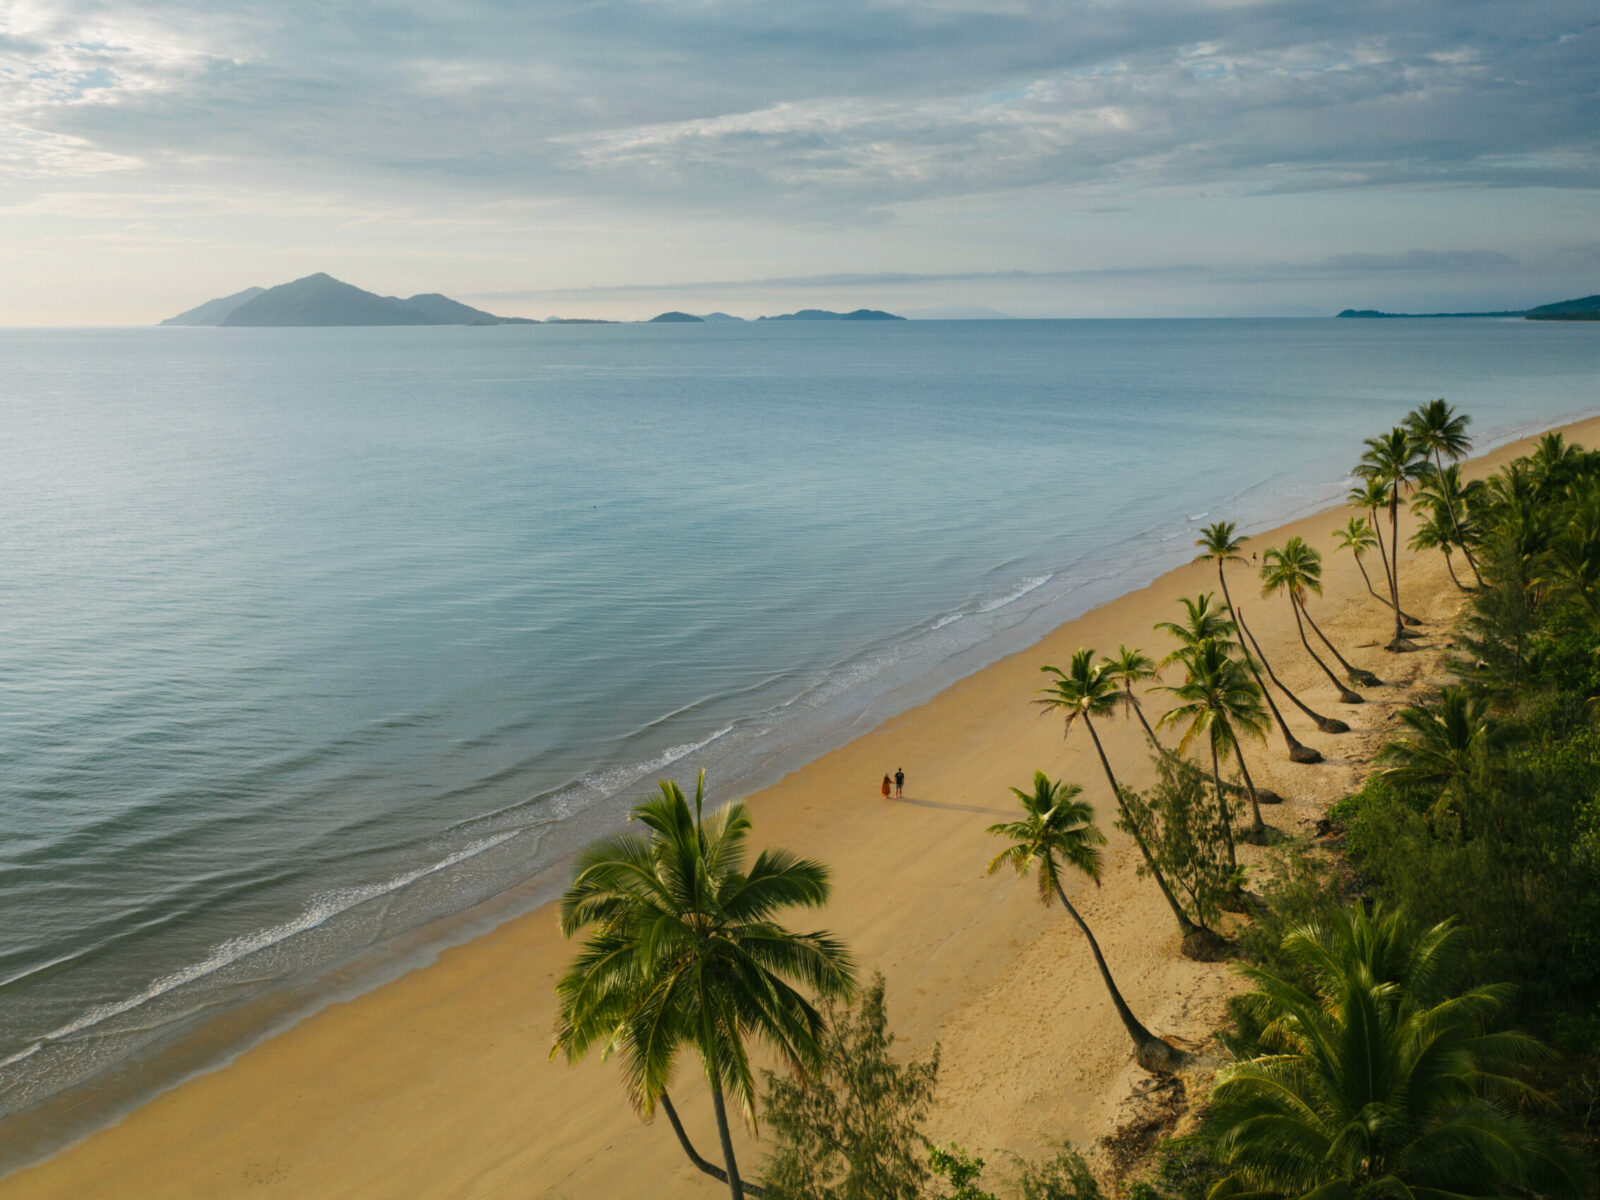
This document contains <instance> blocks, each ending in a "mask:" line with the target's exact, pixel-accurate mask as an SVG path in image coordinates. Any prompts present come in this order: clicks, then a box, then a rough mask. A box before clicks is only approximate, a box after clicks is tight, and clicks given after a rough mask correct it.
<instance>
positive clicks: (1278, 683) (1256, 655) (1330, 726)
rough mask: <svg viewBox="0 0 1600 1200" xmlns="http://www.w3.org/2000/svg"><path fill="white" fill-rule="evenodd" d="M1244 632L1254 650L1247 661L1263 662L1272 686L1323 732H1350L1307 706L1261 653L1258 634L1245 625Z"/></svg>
mask: <svg viewBox="0 0 1600 1200" xmlns="http://www.w3.org/2000/svg"><path fill="white" fill-rule="evenodd" d="M1244 634H1245V637H1247V638H1249V639H1250V650H1251V652H1252V653H1249V654H1247V655H1246V656H1245V661H1247V662H1249V663H1250V664H1251V666H1252V667H1254V665H1255V663H1256V662H1257V661H1259V662H1260V663H1261V669H1262V670H1263V671H1265V672H1266V673H1267V678H1268V679H1270V680H1272V686H1273V687H1275V688H1277V689H1278V690H1279V691H1280V692H1282V693H1283V694H1284V695H1285V696H1287V697H1289V700H1290V701H1291V702H1292V703H1293V704H1294V706H1295V707H1296V708H1298V709H1299V710H1300V711H1301V712H1303V713H1305V715H1306V716H1308V717H1310V718H1311V719H1312V720H1313V721H1315V722H1316V723H1317V728H1318V729H1320V730H1322V732H1323V733H1349V732H1350V726H1348V725H1346V724H1345V723H1344V722H1343V721H1341V720H1339V719H1338V718H1337V717H1325V716H1323V715H1322V714H1321V713H1319V712H1315V711H1313V710H1312V709H1311V708H1309V707H1307V705H1306V704H1305V703H1304V701H1302V700H1301V699H1300V697H1298V696H1296V695H1295V694H1294V693H1293V692H1291V691H1290V690H1289V689H1288V687H1287V686H1286V685H1285V684H1284V682H1283V680H1281V679H1279V678H1278V675H1277V672H1275V671H1274V670H1273V669H1272V664H1271V663H1269V662H1268V661H1267V657H1266V655H1264V654H1262V653H1261V643H1260V642H1258V641H1256V635H1255V634H1253V633H1251V632H1250V629H1249V627H1248V626H1244ZM1262 695H1263V696H1266V693H1265V692H1264V691H1263V692H1262ZM1312 753H1313V754H1316V751H1314V750H1313V751H1312ZM1321 757H1322V756H1321V755H1318V756H1317V760H1318V761H1320V759H1321Z"/></svg>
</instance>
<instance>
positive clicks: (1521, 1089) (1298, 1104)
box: [1201, 907, 1582, 1200]
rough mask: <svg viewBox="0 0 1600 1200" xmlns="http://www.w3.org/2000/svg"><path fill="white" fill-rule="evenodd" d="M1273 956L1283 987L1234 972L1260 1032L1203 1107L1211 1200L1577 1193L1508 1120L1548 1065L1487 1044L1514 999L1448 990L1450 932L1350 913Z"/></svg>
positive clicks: (1528, 1135)
mask: <svg viewBox="0 0 1600 1200" xmlns="http://www.w3.org/2000/svg"><path fill="white" fill-rule="evenodd" d="M1283 949H1284V951H1285V952H1286V954H1287V955H1288V957H1289V959H1290V960H1291V962H1293V964H1294V965H1295V966H1296V967H1297V968H1298V970H1296V971H1295V972H1294V974H1293V975H1292V976H1287V977H1286V976H1284V975H1276V974H1273V973H1271V972H1269V971H1266V970H1263V969H1260V968H1253V967H1246V968H1243V969H1242V970H1241V973H1242V974H1243V975H1244V976H1245V977H1246V978H1248V979H1249V980H1251V982H1253V983H1254V984H1255V987H1256V990H1255V991H1254V992H1252V993H1249V994H1247V995H1246V996H1244V997H1242V998H1241V1002H1242V1003H1243V1004H1244V1005H1245V1006H1246V1007H1247V1008H1248V1009H1250V1010H1252V1011H1253V1012H1254V1015H1255V1017H1256V1019H1257V1020H1258V1021H1259V1022H1260V1026H1261V1029H1262V1032H1261V1035H1260V1038H1259V1046H1258V1047H1257V1049H1258V1051H1259V1052H1258V1053H1256V1054H1253V1055H1252V1056H1251V1057H1249V1058H1247V1059H1245V1060H1243V1061H1239V1062H1236V1063H1235V1064H1233V1065H1232V1066H1230V1067H1227V1068H1224V1070H1223V1071H1222V1072H1221V1073H1220V1075H1219V1076H1218V1081H1217V1083H1216V1085H1215V1087H1214V1088H1213V1090H1212V1093H1211V1104H1210V1108H1209V1110H1208V1112H1207V1114H1206V1117H1205V1122H1204V1125H1203V1127H1202V1132H1201V1137H1202V1139H1203V1140H1204V1141H1205V1142H1207V1143H1208V1144H1209V1147H1210V1150H1211V1154H1212V1156H1213V1158H1214V1160H1215V1161H1216V1162H1218V1163H1219V1164H1221V1165H1222V1166H1223V1167H1224V1168H1225V1169H1226V1170H1228V1172H1229V1174H1228V1175H1226V1176H1225V1177H1224V1178H1223V1179H1222V1180H1221V1181H1220V1182H1219V1183H1217V1184H1216V1185H1215V1186H1214V1187H1213V1188H1212V1190H1211V1193H1210V1195H1211V1196H1212V1197H1216V1198H1221V1197H1228V1196H1233V1197H1245V1196H1250V1197H1259V1198H1261V1200H1269V1198H1271V1200H1277V1198H1288V1197H1302V1198H1310V1197H1313V1196H1314V1197H1317V1198H1318V1200H1324V1198H1325V1200H1336V1198H1339V1200H1380V1198H1388V1197H1418V1198H1421V1197H1436V1198H1438V1200H1445V1198H1446V1197H1454V1198H1465V1197H1495V1196H1508V1195H1541V1196H1546V1197H1552V1198H1554V1197H1568V1196H1572V1197H1576V1196H1578V1195H1581V1194H1582V1184H1581V1182H1580V1176H1579V1172H1578V1171H1577V1169H1576V1168H1575V1166H1574V1165H1573V1164H1572V1163H1571V1162H1570V1160H1569V1159H1568V1156H1567V1155H1566V1154H1565V1152H1564V1151H1562V1150H1561V1149H1560V1148H1559V1147H1558V1146H1556V1145H1554V1144H1552V1143H1550V1142H1548V1141H1546V1140H1545V1139H1544V1138H1543V1137H1542V1136H1541V1135H1540V1133H1539V1132H1538V1130H1537V1128H1536V1127H1535V1126H1534V1125H1533V1124H1532V1123H1531V1122H1530V1121H1528V1120H1527V1119H1526V1118H1524V1117H1522V1116H1520V1115H1519V1114H1518V1113H1517V1112H1516V1111H1515V1107H1514V1106H1515V1104H1516V1102H1517V1101H1518V1100H1521V1099H1527V1098H1529V1097H1532V1096H1533V1095H1534V1093H1533V1092H1532V1091H1531V1089H1529V1088H1527V1087H1526V1085H1524V1084H1522V1083H1521V1082H1520V1081H1519V1079H1518V1075H1519V1074H1520V1073H1521V1072H1523V1071H1524V1070H1526V1069H1527V1068H1528V1067H1529V1066H1531V1065H1533V1064H1535V1063H1538V1062H1540V1061H1542V1060H1544V1059H1546V1058H1548V1057H1549V1055H1548V1052H1547V1051H1545V1050H1544V1048H1543V1047H1542V1046H1541V1045H1540V1044H1539V1043H1537V1042H1535V1041H1534V1040H1533V1039H1532V1038H1529V1037H1527V1036H1526V1035H1523V1034H1520V1033H1514V1032H1486V1030H1487V1029H1488V1028H1489V1027H1491V1023H1492V1022H1493V1021H1495V1020H1496V1019H1497V1018H1499V1017H1501V1016H1502V1014H1504V1013H1505V1012H1506V1010H1507V1009H1508V1008H1509V1002H1510V995H1511V991H1510V989H1509V988H1508V987H1507V986H1505V985H1503V984H1491V985H1488V986H1484V987H1477V988H1474V989H1472V990H1470V991H1466V992H1458V993H1454V994H1452V993H1451V992H1450V990H1449V989H1448V987H1447V986H1446V981H1447V980H1448V978H1449V976H1450V975H1451V973H1452V968H1453V966H1454V963H1455V962H1456V961H1458V960H1459V958H1460V954H1461V947H1460V938H1459V933H1458V931H1457V930H1455V929H1454V928H1452V927H1451V926H1450V925H1449V924H1448V923H1446V924H1444V925H1439V926H1435V927H1434V928H1432V929H1430V930H1426V931H1420V932H1419V931H1415V930H1410V929H1409V928H1408V927H1406V926H1404V924H1403V923H1401V922H1398V921H1397V920H1396V918H1394V917H1393V916H1392V915H1390V914H1385V913H1382V912H1380V913H1377V914H1375V915H1372V916H1368V915H1367V914H1366V913H1364V912H1363V911H1362V910H1361V909H1360V908H1359V907H1357V908H1355V909H1353V910H1351V911H1347V912H1343V913H1338V914H1335V915H1334V916H1332V917H1331V918H1325V919H1324V920H1323V921H1322V922H1320V923H1315V924H1310V925H1302V926H1298V927H1296V928H1294V929H1292V930H1291V931H1290V932H1289V934H1288V935H1287V936H1286V937H1285V938H1284V941H1283ZM1503 1098H1504V1099H1503Z"/></svg>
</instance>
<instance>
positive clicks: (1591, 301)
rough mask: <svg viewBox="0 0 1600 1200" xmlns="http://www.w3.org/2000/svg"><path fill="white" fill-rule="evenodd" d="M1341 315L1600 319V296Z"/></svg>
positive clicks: (1355, 311) (1360, 310)
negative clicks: (1492, 307) (1483, 308)
mask: <svg viewBox="0 0 1600 1200" xmlns="http://www.w3.org/2000/svg"><path fill="white" fill-rule="evenodd" d="M1339 315H1340V316H1341V317H1357V318H1363V319H1368V320H1371V319H1379V320H1415V319H1419V318H1423V317H1522V318H1524V319H1525V320H1529V321H1600V296H1584V297H1582V298H1580V299H1577V300H1560V301H1557V302H1556V303H1555V304H1541V305H1540V306H1539V307H1538V308H1517V309H1507V310H1505V311H1502V312H1453V313H1392V312H1382V311H1380V310H1378V309H1376V308H1347V309H1345V310H1344V311H1343V312H1342V313H1340V314H1339Z"/></svg>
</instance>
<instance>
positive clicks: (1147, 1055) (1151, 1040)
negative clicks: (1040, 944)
mask: <svg viewBox="0 0 1600 1200" xmlns="http://www.w3.org/2000/svg"><path fill="white" fill-rule="evenodd" d="M1056 898H1057V899H1059V900H1060V901H1061V907H1062V908H1064V909H1066V910H1067V915H1068V916H1070V917H1071V918H1072V919H1073V920H1074V921H1076V922H1077V923H1078V928H1079V929H1081V930H1083V936H1084V937H1085V938H1087V939H1088V942H1089V950H1090V952H1091V953H1093V954H1094V965H1095V966H1097V967H1099V968H1100V978H1101V979H1102V980H1103V981H1104V982H1105V985H1106V991H1108V992H1110V993H1111V1003H1112V1005H1113V1007H1115V1008H1116V1010H1117V1016H1118V1017H1120V1018H1121V1019H1122V1027H1123V1028H1124V1029H1126V1030H1127V1031H1128V1036H1129V1037H1131V1038H1132V1039H1133V1045H1134V1050H1135V1052H1136V1053H1137V1054H1138V1056H1139V1063H1140V1065H1141V1066H1146V1060H1147V1059H1162V1060H1170V1059H1172V1058H1173V1057H1174V1055H1173V1051H1172V1047H1171V1046H1169V1045H1168V1044H1167V1043H1166V1042H1164V1041H1162V1040H1161V1039H1160V1038H1158V1037H1157V1036H1156V1035H1155V1034H1153V1033H1151V1032H1150V1031H1149V1030H1148V1029H1146V1028H1145V1027H1144V1025H1143V1024H1142V1023H1141V1022H1140V1021H1139V1018H1138V1017H1136V1016H1134V1015H1133V1010H1132V1009H1131V1008H1129V1007H1128V1002H1127V1001H1126V1000H1124V999H1123V998H1122V993H1121V992H1120V991H1118V990H1117V981H1116V980H1114V979H1112V978H1111V968H1110V967H1108V966H1106V959H1105V955H1103V954H1101V953H1100V943H1099V942H1097V941H1095V937H1094V934H1093V933H1091V932H1090V931H1089V923H1088V922H1087V921H1085V920H1084V919H1083V918H1082V917H1081V916H1079V915H1078V910H1077V909H1075V908H1073V907H1072V902H1071V901H1070V900H1068V899H1067V893H1066V892H1064V891H1062V890H1061V881H1060V880H1059V879H1057V880H1056ZM1152 1052H1154V1053H1152ZM1164 1066H1165V1064H1164ZM1146 1069H1148V1070H1160V1069H1163V1068H1162V1067H1149V1066H1146ZM1165 1069H1167V1070H1170V1066H1166V1067H1165Z"/></svg>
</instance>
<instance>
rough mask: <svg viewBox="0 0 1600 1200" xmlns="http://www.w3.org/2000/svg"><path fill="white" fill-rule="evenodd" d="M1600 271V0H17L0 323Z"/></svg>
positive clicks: (1008, 296) (963, 297)
mask: <svg viewBox="0 0 1600 1200" xmlns="http://www.w3.org/2000/svg"><path fill="white" fill-rule="evenodd" d="M315 271H327V272H328V273H330V274H332V275H335V276H337V277H338V278H340V279H344V280H346V281H348V282H350V283H353V284H356V285H357V286H359V287H363V288H367V289H369V290H372V291H376V292H380V293H383V294H397V295H402V296H404V295H410V294H413V293H415V292H429V291H439V292H444V293H446V294H448V295H451V296H454V297H456V298H458V299H461V300H465V301H467V302H468V303H472V304H476V305H479V306H480V307H484V308H488V309H491V310H492V311H495V312H499V313H504V314H509V315H523V316H534V317H544V316H548V315H563V316H600V317H610V318H621V319H633V318H644V317H649V316H651V315H654V314H655V313H657V312H660V311H663V310H664V309H685V310H687V311H691V312H707V311H712V310H720V311H725V312H730V313H734V314H736V315H740V316H755V315H758V314H761V313H776V312H784V311H790V310H792V309H795V308H801V307H821V308H836V309H853V308H859V307H872V308H887V309H892V310H893V311H896V312H901V313H906V314H908V315H913V316H938V315H948V316H962V315H980V314H983V313H991V314H1005V315H1013V316H1023V317H1129V316H1259V315H1286V316H1314V315H1331V314H1332V313H1334V312H1336V311H1338V310H1339V309H1341V308H1344V307H1361V308H1367V307H1374V308H1384V309H1390V310H1400V311H1456V310H1474V309H1483V308H1505V307H1521V306H1525V305H1530V304H1538V303H1544V302H1547V301H1552V300H1558V299H1565V298H1570V297H1574V296H1582V295H1589V294H1592V293H1596V292H1600V5H1596V4H1595V3H1594V0H1491V2H1487V3H1485V2H1479V0H1338V2H1320V0H1318V2H1302V3H1284V2H1276V0H1131V2H1126V3H1124V2H1116V0H1096V2H1089V3H1085V2H1081V0H1060V2H1057V3H1031V2H1027V0H995V2H993V3H982V4H980V3H962V2H959V0H790V2H786V3H784V2H778V0H584V2H576V0H573V2H568V0H496V2H491V0H428V2H427V3H425V4H423V3H410V2H409V0H393V2H387V3H374V2H371V0H315V2H302V0H270V2H266V3H262V2H258V0H229V2H228V3H227V4H223V5H219V4H217V3H215V0H143V2H139V3H133V2H129V0H48V2H41V0H6V3H5V4H4V5H3V6H0V325H104V324H146V323H151V322H155V321H158V320H160V319H161V318H163V317H166V316H170V315H172V314H173V313H176V312H178V311H180V310H182V309H185V308H188V307H191V306H192V305H195V304H198V303H200V302H201V301H204V300H207V299H210V298H212V297H214V296H220V295H225V294H228V293H231V292H235V291H238V290H240V289H242V288H245V287H249V286H271V285H273V284H277V283H282V282H285V281H287V280H290V279H295V278H298V277H300V276H303V275H308V274H311V273H312V272H315Z"/></svg>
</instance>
